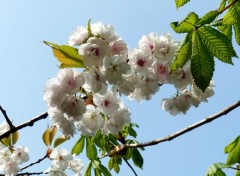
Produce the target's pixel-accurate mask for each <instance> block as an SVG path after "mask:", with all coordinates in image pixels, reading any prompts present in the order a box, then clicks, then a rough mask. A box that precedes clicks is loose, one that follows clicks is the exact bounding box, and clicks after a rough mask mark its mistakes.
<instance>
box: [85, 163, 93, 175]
mask: <svg viewBox="0 0 240 176" xmlns="http://www.w3.org/2000/svg"><path fill="white" fill-rule="evenodd" d="M91 171H92V162H90V163H89V164H88V166H87V168H86V171H85V173H84V176H91Z"/></svg>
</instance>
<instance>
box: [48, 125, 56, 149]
mask: <svg viewBox="0 0 240 176" xmlns="http://www.w3.org/2000/svg"><path fill="white" fill-rule="evenodd" d="M56 133H57V127H56V126H55V125H54V126H52V127H50V128H49V145H51V144H52V141H53V139H54V137H55V135H56Z"/></svg>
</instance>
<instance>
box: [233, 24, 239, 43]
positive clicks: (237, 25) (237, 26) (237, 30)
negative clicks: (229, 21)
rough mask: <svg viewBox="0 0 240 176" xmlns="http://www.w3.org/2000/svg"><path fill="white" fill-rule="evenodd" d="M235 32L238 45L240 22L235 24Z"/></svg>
mask: <svg viewBox="0 0 240 176" xmlns="http://www.w3.org/2000/svg"><path fill="white" fill-rule="evenodd" d="M233 29H234V33H235V40H236V42H237V44H238V45H240V23H236V24H234V25H233Z"/></svg>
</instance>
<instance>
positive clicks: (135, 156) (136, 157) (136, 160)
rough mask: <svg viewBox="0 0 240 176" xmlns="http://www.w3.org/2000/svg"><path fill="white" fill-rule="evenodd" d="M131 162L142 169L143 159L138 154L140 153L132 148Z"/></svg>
mask: <svg viewBox="0 0 240 176" xmlns="http://www.w3.org/2000/svg"><path fill="white" fill-rule="evenodd" d="M132 161H133V163H134V165H135V166H137V167H139V168H141V169H142V167H143V157H142V155H141V154H140V152H139V151H138V149H136V148H134V149H133V150H132Z"/></svg>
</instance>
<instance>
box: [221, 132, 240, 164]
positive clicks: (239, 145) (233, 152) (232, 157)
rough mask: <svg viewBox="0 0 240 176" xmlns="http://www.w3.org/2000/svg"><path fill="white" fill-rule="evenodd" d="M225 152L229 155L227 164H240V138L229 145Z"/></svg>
mask: <svg viewBox="0 0 240 176" xmlns="http://www.w3.org/2000/svg"><path fill="white" fill-rule="evenodd" d="M224 152H225V153H228V157H227V162H226V164H228V165H233V164H235V163H238V162H239V158H240V136H238V137H237V138H236V139H234V140H233V141H232V142H231V143H230V144H229V145H227V146H226V147H225V149H224Z"/></svg>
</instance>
